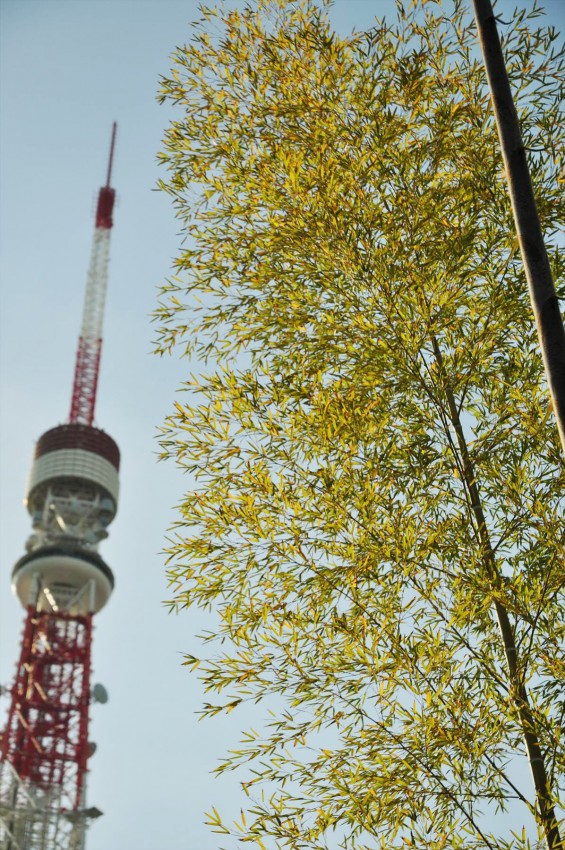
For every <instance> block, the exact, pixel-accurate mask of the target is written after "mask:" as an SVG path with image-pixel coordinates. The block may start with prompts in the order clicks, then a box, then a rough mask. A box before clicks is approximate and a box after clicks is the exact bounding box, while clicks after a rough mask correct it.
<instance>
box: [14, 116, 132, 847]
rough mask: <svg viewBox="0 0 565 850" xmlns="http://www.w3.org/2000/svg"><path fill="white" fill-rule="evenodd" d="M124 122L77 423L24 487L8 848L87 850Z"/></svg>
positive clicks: (92, 813) (99, 241) (109, 489)
mask: <svg viewBox="0 0 565 850" xmlns="http://www.w3.org/2000/svg"><path fill="white" fill-rule="evenodd" d="M115 138H116V124H114V125H113V128H112V141H111V146H110V157H109V164H108V171H107V179H106V185H105V186H103V187H102V188H101V189H100V192H99V195H98V206H97V211H96V226H95V231H94V240H93V246H92V254H91V260H90V265H89V269H88V276H87V283H86V292H85V300H84V308H83V316H82V324H81V331H80V338H79V343H78V350H77V357H76V365H75V374H74V382H73V391H72V397H71V411H70V416H69V421H68V422H67V423H66V424H64V425H58V426H57V427H55V428H51V429H50V430H49V431H46V432H45V433H44V434H43V435H42V436H41V437H40V438H39V440H38V441H37V444H36V448H35V454H34V458H33V461H32V466H31V471H30V475H29V480H28V484H27V489H26V500H25V503H26V505H27V509H28V512H29V514H30V517H31V523H32V533H31V536H30V537H29V539H28V541H27V545H26V553H25V554H24V555H23V557H21V558H20V559H19V560H18V562H17V563H16V565H15V566H14V569H13V572H12V590H13V592H14V593H15V595H16V596H17V598H18V599H19V600H20V602H21V604H22V605H23V607H24V608H25V611H26V616H25V622H24V629H23V635H22V641H21V647H20V657H19V660H18V663H17V669H16V675H15V678H14V682H13V685H12V687H11V690H10V706H9V710H8V718H7V723H6V727H5V730H4V732H3V733H2V736H1V739H0V747H1V748H0V848H1V850H84V847H85V839H86V828H87V826H88V823H89V822H90V820H91V819H92V818H93V817H97V816H98V815H100V814H101V812H99V811H98V809H96V808H94V807H90V808H88V807H87V803H86V777H87V772H88V759H89V757H90V756H91V755H92V753H93V751H94V745H93V744H92V743H90V742H89V740H88V722H89V707H90V704H91V702H93V701H100V702H104V701H105V700H106V698H107V697H106V693H105V691H104V689H103V688H102V686H100V685H98V686H95V687H92V685H91V680H90V677H91V645H92V619H93V616H94V615H95V614H97V613H98V611H100V610H101V609H102V608H103V607H104V605H105V604H106V603H107V602H108V599H109V598H110V595H111V593H112V590H113V588H114V575H113V572H112V570H111V568H110V567H109V566H108V564H106V562H105V561H104V560H103V558H102V557H101V555H100V554H99V552H98V546H99V543H100V542H101V541H102V540H104V538H106V537H107V536H108V532H107V528H108V526H109V525H110V523H111V522H112V520H113V519H114V517H115V516H116V512H117V508H118V493H119V480H118V472H119V466H120V452H119V449H118V446H117V445H116V443H115V442H114V440H113V439H112V438H111V437H110V436H109V435H108V434H106V432H105V431H102V430H100V429H99V428H96V427H94V425H93V421H94V409H95V402H96V389H97V384H98V370H99V365H100V354H101V348H102V323H103V316H104V301H105V295H106V284H107V279H108V260H109V244H110V232H111V228H112V213H113V207H114V199H115V191H114V189H113V188H111V185H110V181H111V174H112V163H113V155H114V145H115Z"/></svg>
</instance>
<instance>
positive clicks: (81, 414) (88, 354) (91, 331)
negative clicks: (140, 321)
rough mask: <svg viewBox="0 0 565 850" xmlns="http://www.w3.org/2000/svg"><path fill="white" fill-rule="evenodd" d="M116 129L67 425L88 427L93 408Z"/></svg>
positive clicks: (99, 212)
mask: <svg viewBox="0 0 565 850" xmlns="http://www.w3.org/2000/svg"><path fill="white" fill-rule="evenodd" d="M116 128H117V125H116V122H115V121H114V124H113V126H112V140H111V142H110V156H109V158H108V173H107V177H106V185H105V186H102V188H101V189H100V191H99V193H98V205H97V208H96V226H95V230H94V239H93V243H92V253H91V256H90V265H89V267H88V276H87V279H86V291H85V295H84V307H83V311H82V324H81V329H80V337H79V341H78V348H77V356H76V364H75V375H74V381H73V393H72V398H71V412H70V416H69V422H71V423H75V422H78V423H80V424H82V425H92V423H93V421H94V408H95V405H96V388H97V386H98V370H99V368H100V355H101V352H102V325H103V322H104V304H105V301H106V287H107V284H108V260H109V257H110V231H111V229H112V223H113V222H112V212H113V209H114V200H115V197H116V192H115V190H114V189H112V188H111V186H110V180H111V177H112V163H113V159H114V147H115V143H116Z"/></svg>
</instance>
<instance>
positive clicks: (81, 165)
mask: <svg viewBox="0 0 565 850" xmlns="http://www.w3.org/2000/svg"><path fill="white" fill-rule="evenodd" d="M228 5H234V4H233V3H231V4H230V3H228ZM514 5H515V4H514V3H513V2H509V0H505V2H504V3H502V4H501V6H502V9H503V10H504V9H509V8H513V6H514ZM519 5H528V4H527V3H522V4H519ZM547 5H548V7H549V9H550V10H551V18H552V22H553V23H555V24H557V25H558V26H561V27H563V25H564V23H565V21H564V14H565V13H564V11H563V10H564V6H563V5H562V4H561V2H559V0H550V2H549V3H548V4H547ZM392 7H393V4H392V3H391V2H389V0H338V2H337V3H336V5H335V9H334V13H333V14H334V17H335V20H336V23H337V24H338V26H339V27H340V28H341V29H342V30H346V31H347V30H349V29H351V28H352V27H353V26H356V27H357V28H363V27H365V26H368V25H370V23H371V20H372V19H373V17H374V15H379V16H382V15H383V14H385V13H387V11H389V10H390V9H391V8H392ZM0 10H1V21H0V23H1V45H0V48H1V50H0V55H1V60H0V61H1V77H0V86H1V92H0V94H1V107H0V108H1V113H0V118H1V123H0V133H1V135H0V166H1V179H2V194H1V200H0V216H1V219H0V227H1V234H0V235H1V248H2V255H1V266H0V271H1V287H2V289H1V318H0V321H1V326H0V370H1V375H0V376H1V396H0V403H1V407H0V437H1V444H0V451H1V454H0V464H1V469H2V474H1V479H0V683H1V684H3V685H7V684H10V682H11V678H12V675H13V672H14V667H15V663H16V658H17V653H18V641H19V635H20V632H21V626H22V622H23V610H22V609H21V608H20V607H19V605H18V603H17V602H16V600H15V599H14V597H12V595H11V593H10V590H9V583H10V573H11V570H12V566H13V564H14V563H15V561H16V560H17V559H18V558H19V557H20V556H21V555H22V554H23V552H24V544H25V541H26V538H27V537H28V535H29V533H30V523H29V518H28V515H27V512H26V511H25V509H24V508H23V507H22V504H21V500H22V497H23V493H24V486H25V480H26V476H27V473H28V469H29V464H30V461H31V456H32V451H33V445H34V441H35V440H36V439H37V437H38V436H39V435H40V434H41V433H43V431H45V430H47V429H48V428H50V427H52V426H54V425H56V424H58V423H60V422H62V421H65V419H66V417H67V414H68V406H69V402H70V390H71V382H72V373H73V367H74V353H75V346H76V341H77V335H78V330H79V322H80V313H81V309H82V296H83V288H84V283H85V277H86V268H87V264H88V259H89V253H90V244H91V239H92V228H93V208H94V203H95V198H96V194H97V191H98V188H99V187H100V185H101V184H102V183H103V182H104V178H105V168H106V157H107V150H108V143H109V136H110V130H111V124H112V121H113V120H117V121H118V124H119V128H118V141H117V151H116V158H115V167H114V185H115V187H116V190H117V193H118V202H117V208H116V211H115V217H114V219H115V227H114V232H113V236H112V259H111V265H110V283H109V293H108V301H107V312H106V322H105V331H104V338H105V342H104V350H103V356H102V367H101V376H100V388H99V396H98V403H97V422H98V424H99V425H100V427H103V428H104V429H105V430H107V431H108V432H109V433H110V434H111V435H112V436H113V437H114V438H115V439H116V440H117V442H118V444H119V445H120V448H121V450H122V473H121V482H122V491H121V500H120V509H119V513H118V517H117V519H116V521H115V522H114V524H113V526H111V529H110V538H109V540H108V541H106V542H105V543H104V544H103V545H102V547H101V553H102V554H103V556H104V557H105V559H106V560H107V561H108V563H109V564H110V565H111V566H112V568H113V570H114V572H115V575H116V590H115V593H114V596H113V598H112V600H111V601H110V603H109V605H108V607H107V609H105V610H104V611H103V612H102V613H101V614H100V615H99V617H98V618H97V620H96V633H95V643H94V681H100V682H103V683H104V684H105V686H106V687H107V689H108V691H109V693H110V701H109V703H108V704H107V705H106V706H94V707H93V708H92V712H91V716H92V725H91V736H90V737H91V739H92V740H94V741H96V742H97V743H98V751H97V753H96V755H95V756H94V757H93V758H92V761H91V774H90V777H89V792H88V797H89V803H90V804H91V805H95V806H98V807H99V808H100V809H101V810H102V811H103V812H104V817H103V818H100V819H99V820H98V821H97V822H96V823H95V825H94V826H93V827H92V829H91V831H90V834H89V840H88V844H87V847H88V850H213V849H214V848H217V847H219V846H223V847H235V846H236V842H235V841H234V840H230V839H228V840H227V841H226V840H225V839H224V840H221V841H220V839H219V838H218V837H216V836H214V835H213V834H211V833H210V832H209V831H208V829H207V827H205V826H203V820H204V818H203V815H202V812H203V811H204V810H209V809H210V808H211V806H212V804H215V805H216V806H217V807H218V808H219V809H221V810H222V811H226V812H228V813H229V812H230V811H231V812H233V814H234V815H235V814H237V813H238V811H239V807H240V804H241V803H242V797H241V795H240V792H239V785H238V780H237V776H234V775H230V776H226V777H224V778H223V779H222V780H221V781H220V780H215V779H213V778H212V777H211V775H210V771H211V770H212V769H213V767H214V766H215V765H216V763H217V760H218V758H219V757H220V756H221V754H222V753H223V752H224V751H225V750H226V749H227V748H228V747H229V746H235V745H236V744H237V741H238V733H239V731H240V730H241V729H243V728H244V727H245V726H246V725H247V723H248V721H247V720H246V718H245V717H243V715H242V714H238V713H237V712H234V713H233V714H232V715H230V716H229V718H227V719H224V720H221V719H220V720H216V721H209V722H206V723H204V724H202V723H197V721H196V718H195V711H196V710H197V709H198V707H199V702H200V688H199V685H198V683H197V681H196V679H195V677H194V676H190V675H189V674H188V673H187V672H186V671H185V670H184V669H183V668H182V667H181V666H180V665H181V660H182V653H183V652H186V651H194V652H195V654H198V651H199V645H198V643H197V641H196V640H195V638H194V634H195V633H196V632H198V631H199V630H202V629H204V628H205V627H206V626H205V617H204V616H203V615H202V614H199V613H197V612H192V613H188V614H187V613H184V614H182V615H181V616H179V617H174V616H169V615H168V614H167V613H166V610H165V608H164V607H163V605H162V600H163V599H165V598H166V596H167V591H166V584H165V579H164V568H163V558H162V556H160V555H159V552H160V550H161V548H162V547H163V545H164V536H165V532H166V528H167V526H168V525H169V524H170V523H171V521H172V520H173V518H174V512H173V506H174V504H175V503H176V502H177V501H178V499H179V497H180V494H181V492H182V487H183V483H184V482H183V481H182V479H181V477H180V474H177V473H176V471H175V469H174V468H173V467H172V465H166V464H157V463H156V460H155V452H156V450H157V445H156V442H155V440H154V434H155V429H156V426H157V425H158V424H159V423H160V422H161V421H162V419H163V418H164V416H165V415H166V413H167V412H168V411H169V410H170V408H171V405H172V401H173V398H174V391H175V389H176V387H177V386H178V385H179V383H180V381H181V380H182V378H183V373H184V372H185V371H187V370H188V366H183V365H181V364H179V363H177V362H176V361H172V360H167V359H165V360H159V359H157V358H155V357H152V356H151V355H150V351H151V335H152V331H151V326H150V324H149V320H148V314H149V313H150V312H151V310H152V309H153V308H154V307H155V302H156V288H157V286H158V285H159V283H160V282H161V281H163V280H164V278H165V277H166V276H167V274H168V273H169V269H170V263H171V259H172V258H173V256H174V255H175V251H176V245H177V243H178V238H177V235H176V234H177V229H178V228H177V225H176V222H175V220H174V218H173V214H172V210H171V207H170V203H169V201H168V199H167V198H166V197H165V196H162V195H161V194H159V193H156V192H153V191H152V189H153V187H154V185H155V182H156V179H157V177H158V169H157V166H156V160H155V157H156V152H157V150H158V149H159V144H160V138H161V135H162V132H163V128H164V126H165V124H166V122H167V120H168V118H169V117H170V111H169V110H168V108H165V107H161V106H159V105H158V104H157V103H156V100H155V92H156V90H157V86H158V77H159V75H160V74H165V73H166V72H167V70H168V68H169V58H168V57H169V54H170V53H171V52H172V51H173V50H174V48H175V46H176V45H178V44H180V43H182V42H183V41H184V40H186V39H187V38H188V37H189V35H190V30H189V21H190V20H192V19H193V18H194V17H196V16H197V3H195V2H193V0H1V2H0ZM6 708H7V700H6V699H5V698H4V699H3V700H2V701H0V724H3V722H4V715H5V711H6Z"/></svg>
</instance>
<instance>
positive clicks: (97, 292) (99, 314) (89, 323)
mask: <svg viewBox="0 0 565 850" xmlns="http://www.w3.org/2000/svg"><path fill="white" fill-rule="evenodd" d="M110 233H111V231H110V230H108V229H107V228H104V227H97V228H96V230H95V231H94V241H93V243H92V254H91V256H90V265H89V267H88V274H87V278H86V290H85V293H84V306H83V312H82V324H81V329H80V335H81V337H82V338H83V339H84V340H85V341H87V342H89V343H96V342H97V341H98V340H99V339H102V325H103V322H104V303H105V301H106V288H107V285H108V262H109V259H110Z"/></svg>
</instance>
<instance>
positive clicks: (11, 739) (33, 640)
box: [0, 606, 92, 850]
mask: <svg viewBox="0 0 565 850" xmlns="http://www.w3.org/2000/svg"><path fill="white" fill-rule="evenodd" d="M91 640H92V614H91V613H88V614H86V615H83V616H72V615H69V614H65V613H62V612H60V613H57V614H54V612H52V611H38V610H37V609H36V607H34V606H29V608H28V611H27V617H26V620H25V626H24V634H23V640H22V646H21V654H20V659H19V663H18V667H17V673H16V680H15V683H14V686H13V688H12V701H11V705H10V710H9V714H8V722H7V725H6V731H5V733H4V736H3V741H2V759H3V761H4V762H5V763H7V764H9V765H10V768H11V770H6V771H4V770H3V771H2V774H1V777H2V782H3V785H4V787H3V788H2V789H1V791H2V794H1V797H0V799H2V800H3V801H6V800H9V801H10V804H11V805H10V806H9V808H8V810H7V811H4V813H3V814H4V820H5V822H6V824H7V832H8V839H7V840H8V844H7V847H8V848H10V850H12V848H14V850H16V848H24V847H28V846H29V847H33V848H41V850H43V848H46V850H47V848H49V850H51V848H59V847H61V848H65V850H66V848H67V847H68V848H71V847H72V848H73V850H74V848H77V850H78V848H80V847H82V846H83V843H84V842H83V837H84V832H85V823H84V821H85V819H86V814H85V812H84V808H85V807H84V802H85V801H84V798H83V795H84V791H85V779H86V769H87V759H88V709H89V704H90V648H91Z"/></svg>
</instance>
